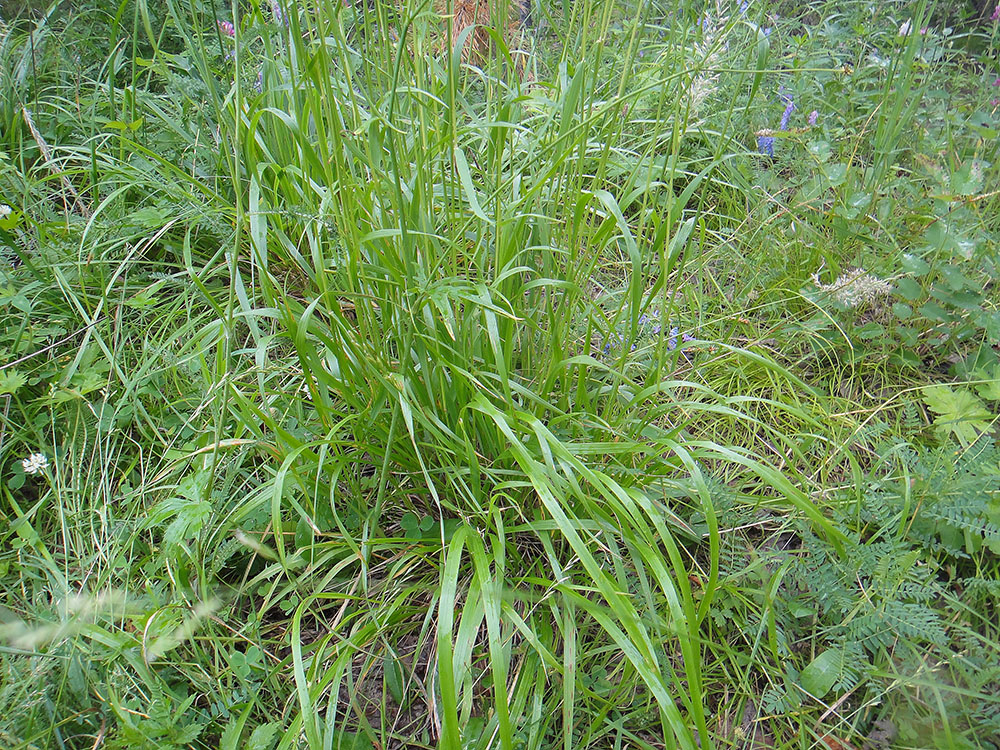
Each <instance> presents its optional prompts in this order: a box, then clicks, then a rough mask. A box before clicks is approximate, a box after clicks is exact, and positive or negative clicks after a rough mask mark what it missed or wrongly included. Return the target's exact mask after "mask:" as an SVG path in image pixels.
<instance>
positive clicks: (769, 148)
mask: <svg viewBox="0 0 1000 750" xmlns="http://www.w3.org/2000/svg"><path fill="white" fill-rule="evenodd" d="M757 150H758V151H760V153H762V154H765V155H766V156H774V136H770V135H761V136H758V137H757Z"/></svg>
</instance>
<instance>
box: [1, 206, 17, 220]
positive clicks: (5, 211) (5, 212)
mask: <svg viewBox="0 0 1000 750" xmlns="http://www.w3.org/2000/svg"><path fill="white" fill-rule="evenodd" d="M13 210H14V209H13V208H11V207H10V206H8V205H7V204H6V203H0V219H6V218H7V217H8V216H10V214H11V211H13Z"/></svg>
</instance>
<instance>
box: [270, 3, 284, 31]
mask: <svg viewBox="0 0 1000 750" xmlns="http://www.w3.org/2000/svg"><path fill="white" fill-rule="evenodd" d="M271 16H272V17H273V18H274V22H275V23H277V24H281V25H282V26H287V25H288V16H286V15H285V11H284V10H283V9H282V7H281V3H279V2H277V0H275V2H273V3H271Z"/></svg>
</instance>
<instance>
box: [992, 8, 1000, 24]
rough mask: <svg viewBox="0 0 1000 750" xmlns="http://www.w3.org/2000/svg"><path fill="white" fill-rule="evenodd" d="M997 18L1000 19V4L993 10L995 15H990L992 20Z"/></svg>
mask: <svg viewBox="0 0 1000 750" xmlns="http://www.w3.org/2000/svg"><path fill="white" fill-rule="evenodd" d="M997 19H1000V5H998V6H997V7H996V8H995V9H994V11H993V15H992V16H990V20H991V21H996V20H997Z"/></svg>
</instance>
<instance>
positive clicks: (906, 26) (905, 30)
mask: <svg viewBox="0 0 1000 750" xmlns="http://www.w3.org/2000/svg"><path fill="white" fill-rule="evenodd" d="M911 31H913V25H912V24H911V23H910V19H906V20H905V21H903V25H902V26H900V27H899V35H900V36H909V35H910V32H911Z"/></svg>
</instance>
